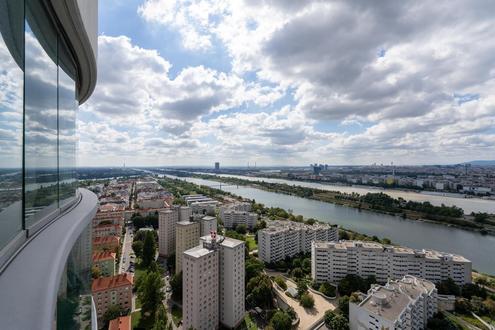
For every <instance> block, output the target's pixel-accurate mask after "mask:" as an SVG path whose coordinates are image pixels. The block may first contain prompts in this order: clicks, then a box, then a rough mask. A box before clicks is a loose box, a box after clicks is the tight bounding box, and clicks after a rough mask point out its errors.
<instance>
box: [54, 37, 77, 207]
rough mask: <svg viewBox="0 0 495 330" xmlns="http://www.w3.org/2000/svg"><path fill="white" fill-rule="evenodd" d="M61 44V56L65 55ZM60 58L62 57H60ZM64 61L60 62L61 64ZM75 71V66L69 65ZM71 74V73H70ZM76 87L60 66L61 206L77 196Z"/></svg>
mask: <svg viewBox="0 0 495 330" xmlns="http://www.w3.org/2000/svg"><path fill="white" fill-rule="evenodd" d="M60 45H61V43H60V42H59V55H60V54H61V53H63V52H62V51H61V47H60ZM59 58H60V57H59ZM61 62H62V61H59V63H61ZM69 65H70V66H71V67H72V69H73V71H75V68H74V66H73V64H71V63H69ZM69 73H70V71H69ZM76 109H77V101H76V85H75V82H74V80H73V79H72V78H71V77H70V76H69V75H68V74H67V73H66V72H65V71H64V69H63V68H62V67H60V66H59V72H58V127H59V130H58V139H59V149H58V150H59V151H58V154H59V194H60V206H61V207H63V206H64V205H65V204H67V203H69V202H70V201H71V200H73V198H74V197H75V195H76V188H77V177H76V146H77V136H76Z"/></svg>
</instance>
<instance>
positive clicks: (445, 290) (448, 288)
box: [436, 277, 461, 296]
mask: <svg viewBox="0 0 495 330" xmlns="http://www.w3.org/2000/svg"><path fill="white" fill-rule="evenodd" d="M436 287H437V290H438V294H451V295H454V296H460V295H461V288H460V287H459V286H458V285H457V284H456V283H455V282H454V280H453V279H451V278H450V277H449V278H448V279H446V280H443V281H441V282H439V283H437V284H436Z"/></svg>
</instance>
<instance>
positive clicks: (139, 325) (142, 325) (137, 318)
mask: <svg viewBox="0 0 495 330" xmlns="http://www.w3.org/2000/svg"><path fill="white" fill-rule="evenodd" d="M131 324H132V329H133V330H134V329H136V330H137V329H139V330H141V329H143V330H145V329H150V328H152V327H153V320H152V319H148V320H147V321H146V322H143V320H142V319H141V311H138V312H133V313H132V314H131Z"/></svg>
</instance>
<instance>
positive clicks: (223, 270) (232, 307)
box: [182, 234, 245, 329]
mask: <svg viewBox="0 0 495 330" xmlns="http://www.w3.org/2000/svg"><path fill="white" fill-rule="evenodd" d="M213 237H214V238H212V236H204V237H201V238H200V245H199V246H196V247H194V248H192V249H189V250H187V251H185V252H184V253H183V260H182V262H183V266H182V267H183V268H182V269H183V273H182V281H183V293H182V295H183V296H182V300H183V306H186V307H185V308H184V309H183V321H184V326H183V327H184V328H185V329H189V328H190V327H193V328H194V329H217V328H218V325H219V323H222V324H223V325H224V326H226V327H228V328H234V327H236V326H237V325H239V324H240V322H241V321H242V320H243V318H244V314H245V302H244V282H245V279H244V242H242V241H239V240H235V239H231V238H224V237H221V236H218V237H217V236H215V235H214V234H213Z"/></svg>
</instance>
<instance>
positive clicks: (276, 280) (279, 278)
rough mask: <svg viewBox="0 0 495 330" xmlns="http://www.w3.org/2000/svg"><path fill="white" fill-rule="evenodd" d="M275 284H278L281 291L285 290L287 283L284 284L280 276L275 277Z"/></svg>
mask: <svg viewBox="0 0 495 330" xmlns="http://www.w3.org/2000/svg"><path fill="white" fill-rule="evenodd" d="M275 283H277V284H278V286H279V287H280V288H282V290H284V291H285V290H287V283H285V280H284V278H283V277H282V276H276V277H275Z"/></svg>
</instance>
